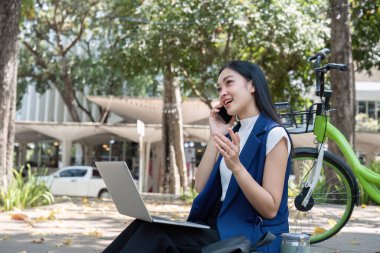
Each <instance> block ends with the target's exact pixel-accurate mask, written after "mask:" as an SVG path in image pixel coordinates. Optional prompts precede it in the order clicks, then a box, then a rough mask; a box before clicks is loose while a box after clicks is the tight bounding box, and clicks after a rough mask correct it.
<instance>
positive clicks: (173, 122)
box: [162, 64, 187, 194]
mask: <svg viewBox="0 0 380 253" xmlns="http://www.w3.org/2000/svg"><path fill="white" fill-rule="evenodd" d="M162 139H163V144H164V148H163V154H164V155H163V168H164V177H163V191H164V192H166V193H173V194H179V193H180V192H179V186H181V187H182V188H183V190H184V191H185V190H186V187H187V174H186V165H185V152H184V148H183V127H182V111H181V96H180V91H179V86H178V83H177V82H175V81H174V77H173V74H172V71H171V66H170V64H168V66H166V69H165V73H164V107H163V116H162ZM178 179H179V181H178Z"/></svg>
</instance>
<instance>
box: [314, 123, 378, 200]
mask: <svg viewBox="0 0 380 253" xmlns="http://www.w3.org/2000/svg"><path fill="white" fill-rule="evenodd" d="M314 135H315V137H316V139H317V141H318V143H320V144H321V143H326V141H327V138H330V139H331V140H333V141H334V142H335V143H336V144H337V145H338V147H339V149H340V151H341V152H342V154H343V156H344V157H345V159H346V160H347V163H348V165H349V166H350V167H351V169H352V171H353V173H354V174H355V176H356V177H357V178H358V180H359V182H360V184H361V185H362V186H363V189H364V190H365V192H367V193H368V194H369V196H370V197H371V198H372V199H373V200H374V201H375V202H376V203H379V204H380V189H379V188H377V187H376V185H380V174H377V173H375V172H373V171H371V170H370V169H368V168H367V167H365V166H364V165H362V164H361V163H360V161H359V159H358V158H357V156H356V154H355V152H354V151H353V149H352V148H351V145H350V143H349V142H348V141H347V139H346V138H345V136H344V135H343V134H342V133H341V132H340V131H339V130H338V129H337V128H336V127H335V126H334V125H332V124H331V123H330V116H329V115H317V116H316V118H315V123H314ZM322 159H323V158H322ZM318 160H319V157H318ZM320 162H321V161H320ZM317 163H318V162H317ZM314 180H315V179H314ZM311 190H312V189H311Z"/></svg>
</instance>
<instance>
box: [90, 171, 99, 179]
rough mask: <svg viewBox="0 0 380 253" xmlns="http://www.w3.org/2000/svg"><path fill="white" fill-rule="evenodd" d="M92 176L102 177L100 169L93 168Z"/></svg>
mask: <svg viewBox="0 0 380 253" xmlns="http://www.w3.org/2000/svg"><path fill="white" fill-rule="evenodd" d="M92 177H95V178H100V177H101V176H100V173H99V171H98V170H92Z"/></svg>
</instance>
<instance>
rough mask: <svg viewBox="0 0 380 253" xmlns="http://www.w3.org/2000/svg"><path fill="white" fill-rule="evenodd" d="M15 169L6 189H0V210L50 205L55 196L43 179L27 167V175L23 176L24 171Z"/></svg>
mask: <svg viewBox="0 0 380 253" xmlns="http://www.w3.org/2000/svg"><path fill="white" fill-rule="evenodd" d="M23 170H24V168H22V169H21V170H20V171H17V170H15V169H14V170H13V178H12V181H11V183H10V185H9V187H8V189H7V190H6V191H5V190H4V189H0V210H2V211H9V210H12V209H14V208H29V207H35V206H41V205H49V204H52V203H53V202H54V197H53V195H52V194H51V193H50V191H49V189H48V188H47V186H46V185H45V183H44V182H43V181H40V180H38V178H37V176H36V174H34V173H32V172H31V169H30V168H28V169H27V177H26V178H23V177H22V172H23Z"/></svg>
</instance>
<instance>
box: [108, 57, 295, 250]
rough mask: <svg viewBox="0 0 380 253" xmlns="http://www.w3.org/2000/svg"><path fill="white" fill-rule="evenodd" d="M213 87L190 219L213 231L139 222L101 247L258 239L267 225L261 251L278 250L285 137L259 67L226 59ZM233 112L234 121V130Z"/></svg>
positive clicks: (189, 246) (283, 218)
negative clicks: (268, 237)
mask: <svg viewBox="0 0 380 253" xmlns="http://www.w3.org/2000/svg"><path fill="white" fill-rule="evenodd" d="M217 86H218V93H219V102H220V103H219V104H218V105H216V106H215V107H214V108H213V109H212V110H211V111H210V116H209V125H210V140H209V142H208V145H207V148H206V151H205V154H204V155H203V158H202V161H201V163H200V165H199V167H198V169H197V172H196V175H195V189H196V190H197V191H198V192H199V195H198V196H197V197H196V198H195V200H194V202H193V205H192V208H191V211H190V214H189V218H188V220H189V221H193V222H197V223H203V224H208V225H210V226H211V228H212V229H197V228H185V227H178V226H171V225H158V224H153V223H148V222H143V221H138V220H136V221H134V222H132V224H131V225H130V226H128V228H127V229H126V230H124V231H123V232H122V233H121V234H120V235H119V236H118V238H116V239H115V240H114V241H113V242H112V244H111V245H110V246H109V247H107V249H106V250H105V251H104V252H201V251H202V247H203V246H205V245H208V244H210V243H213V242H216V241H219V240H223V239H228V238H230V237H233V236H237V235H245V236H247V237H248V238H249V239H250V240H251V242H252V243H256V242H257V241H258V240H259V238H260V237H261V236H262V235H263V234H264V233H265V232H267V231H270V232H272V233H273V234H275V235H277V238H276V240H275V241H274V242H273V243H271V244H270V245H269V246H266V247H262V248H259V249H258V250H259V251H260V252H271V253H273V252H280V242H281V239H280V237H279V235H280V234H281V233H284V232H288V209H287V180H288V176H289V170H290V159H289V154H290V149H291V142H290V139H289V136H288V134H287V132H286V131H285V129H284V128H283V127H280V124H279V120H278V117H277V114H276V112H275V110H274V106H273V103H272V100H271V98H270V94H269V90H268V85H267V82H266V80H265V76H264V74H263V72H262V70H261V69H260V67H259V66H257V65H255V64H252V63H250V62H245V61H233V62H230V63H229V64H227V65H225V66H224V67H223V68H222V69H221V70H220V72H219V77H218V85H217ZM222 107H225V109H226V110H227V113H228V114H229V115H232V116H233V117H232V118H231V120H230V121H229V122H228V123H224V122H223V121H222V120H221V118H220V117H219V116H218V112H219V111H220V109H221V108H222ZM235 116H236V117H237V118H238V119H239V123H238V124H237V125H236V126H235V127H234V129H232V126H233V124H234V123H235V120H236V117H235ZM235 132H236V133H235Z"/></svg>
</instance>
